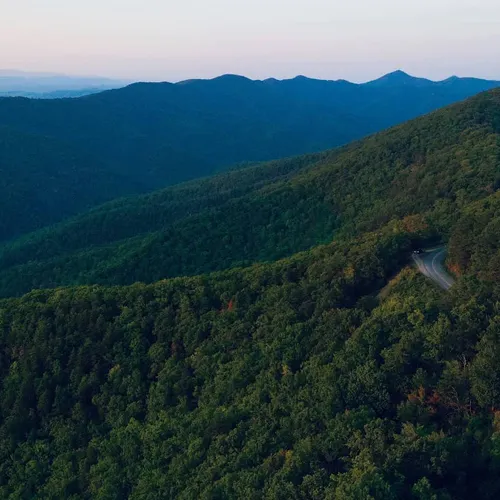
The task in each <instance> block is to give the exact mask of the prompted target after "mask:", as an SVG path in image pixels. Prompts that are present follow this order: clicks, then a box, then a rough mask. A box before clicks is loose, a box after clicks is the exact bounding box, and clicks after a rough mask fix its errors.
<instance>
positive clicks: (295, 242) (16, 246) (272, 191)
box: [0, 90, 500, 296]
mask: <svg viewBox="0 0 500 500" xmlns="http://www.w3.org/2000/svg"><path fill="white" fill-rule="evenodd" d="M499 138H500V91H499V90H495V91H491V92H488V93H484V94H481V95H479V96H477V97H475V98H473V99H471V100H469V101H467V102H465V103H460V104H457V105H454V106H451V107H449V108H447V109H445V110H442V111H438V112H436V113H434V114H432V115H429V116H426V117H423V118H420V119H417V120H415V121H413V122H410V123H408V124H405V125H402V126H399V127H396V128H394V129H391V130H389V131H387V132H383V133H380V134H377V135H375V136H373V137H370V138H368V139H365V140H363V141H360V142H358V143H355V144H352V145H350V146H347V147H344V148H341V149H338V150H334V151H331V152H327V153H324V154H320V155H312V156H309V157H308V156H306V157H299V158H297V159H289V160H284V161H282V162H273V163H271V164H266V165H258V166H254V167H251V168H249V169H247V170H242V171H234V172H231V173H229V174H225V175H221V176H218V177H214V178H211V179H206V180H202V181H197V182H193V183H190V184H186V185H181V186H177V187H174V188H170V189H166V190H164V191H160V192H158V193H155V194H153V195H148V196H145V197H138V198H131V199H124V200H121V201H120V202H117V203H112V204H108V205H104V206H102V207H100V208H97V209H95V210H93V211H91V212H89V213H88V214H85V215H82V216H81V217H78V218H76V219H74V220H72V221H69V222H67V223H64V224H61V225H58V226H55V227H53V228H49V229H47V230H45V231H43V232H40V233H34V234H32V235H29V236H26V237H24V238H23V239H21V240H19V241H16V242H13V243H12V244H10V245H4V246H3V247H2V248H1V249H0V269H1V270H0V294H1V295H3V296H8V295H14V294H19V293H23V292H26V291H29V290H31V288H33V287H35V288H37V287H49V286H57V285H68V284H86V283H88V284H92V283H100V284H122V285H123V284H130V283H133V282H135V281H146V282H152V281H156V280H158V279H162V278H166V277H170V276H182V275H187V274H192V275H194V274H199V273H205V272H210V271H214V270H220V269H225V268H228V267H232V266H237V265H244V264H245V265H246V264H249V263H252V262H255V261H265V260H275V259H277V258H281V257H283V256H286V255H291V254H293V253H295V252H297V251H301V250H305V249H308V248H310V247H312V246H314V245H317V244H318V243H322V242H329V241H331V240H332V238H333V237H335V238H337V239H339V238H345V237H350V236H352V235H357V234H360V233H362V232H364V231H367V230H374V229H376V228H378V227H380V226H381V225H383V224H384V223H386V222H388V221H390V220H392V219H398V218H402V217H405V216H408V215H411V214H418V213H422V214H426V216H427V218H428V220H429V223H430V224H431V225H432V227H433V230H434V231H435V232H436V233H438V234H441V235H442V236H444V237H446V236H447V234H448V232H449V231H450V228H451V225H452V224H451V222H452V221H453V220H456V219H457V218H458V216H459V213H460V210H461V209H462V208H463V207H465V206H466V205H467V204H468V203H469V202H471V201H473V200H477V199H481V198H484V197H486V196H488V195H489V194H491V193H492V192H494V191H495V190H496V189H498V186H499V183H500V172H499V158H500V141H499Z"/></svg>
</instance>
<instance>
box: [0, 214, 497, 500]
mask: <svg viewBox="0 0 500 500" xmlns="http://www.w3.org/2000/svg"><path fill="white" fill-rule="evenodd" d="M428 237H429V230H428V228H427V226H426V224H425V222H424V221H423V220H422V219H421V218H419V217H410V218H406V219H405V220H404V221H401V222H393V223H390V224H388V225H387V226H385V227H384V228H382V229H381V230H379V231H378V232H377V233H367V234H366V235H364V236H362V237H360V238H358V239H356V240H353V241H349V242H347V243H345V244H344V243H343V244H339V243H333V244H331V245H327V246H322V247H318V248H317V249H314V250H312V251H309V252H305V253H301V254H298V255H296V256H294V257H292V258H290V259H286V260H283V261H279V262H276V263H273V264H259V265H255V266H252V267H250V268H247V269H236V270H232V271H224V272H221V273H217V274H213V275H206V276H201V277H194V278H177V279H173V280H168V281H162V282H159V283H157V284H154V285H141V284H137V285H133V286H131V287H121V288H120V287H117V288H102V287H97V286H92V287H80V288H74V289H60V290H54V291H36V292H33V293H31V294H29V295H27V296H25V297H23V298H21V299H8V300H4V301H3V302H0V326H1V329H0V333H1V337H0V342H1V347H2V349H1V353H2V354H1V364H0V367H1V373H0V376H1V380H2V387H1V398H0V412H1V413H0V422H1V427H0V436H1V441H0V464H1V465H0V496H1V497H2V498H75V499H76V498H100V499H120V498H133V499H154V498H158V499H162V498H186V499H195V498H196V499H198V498H200V499H215V498H241V499H248V498H256V499H257V498H269V499H283V500H288V499H291V498H297V499H318V500H319V499H323V498H332V499H333V498H348V499H351V498H352V499H358V498H359V499H361V498H362V499H368V498H374V499H380V500H382V499H391V498H393V499H399V498H412V499H431V498H432V499H468V498H471V497H472V496H474V497H475V498H491V499H494V498H498V495H499V494H500V480H499V477H500V460H499V457H500V448H499V443H500V438H499V436H500V434H499V432H500V427H499V426H500V424H499V422H500V413H499V411H498V408H499V407H500V390H499V383H498V380H499V377H500V372H499V368H498V363H497V358H498V353H497V351H498V346H499V345H500V343H499V338H498V336H499V334H500V330H499V328H498V325H499V324H500V315H499V311H498V300H499V299H500V295H499V291H500V290H499V289H498V285H497V282H491V281H490V282H488V281H487V280H481V279H479V278H478V277H477V276H474V275H470V276H469V275H463V276H462V277H461V278H460V279H459V281H458V283H457V285H455V287H454V288H453V289H452V292H451V293H450V294H449V295H448V294H445V293H444V292H442V291H440V290H439V289H437V288H435V287H434V285H433V284H432V283H431V282H428V281H427V280H426V279H425V278H424V277H423V276H420V275H418V274H417V272H416V270H414V269H413V268H411V267H407V266H406V262H407V259H408V258H409V252H410V249H411V248H412V247H413V246H414V245H420V244H425V241H426V239H427V238H428ZM384 285H385V286H384ZM382 287H384V288H383V289H382ZM381 289H382V292H381V293H379V291H380V290H381Z"/></svg>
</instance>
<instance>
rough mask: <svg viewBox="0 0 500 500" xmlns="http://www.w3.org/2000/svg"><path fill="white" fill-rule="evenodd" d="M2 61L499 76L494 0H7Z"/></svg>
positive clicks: (156, 77)
mask: <svg viewBox="0 0 500 500" xmlns="http://www.w3.org/2000/svg"><path fill="white" fill-rule="evenodd" d="M2 18H3V21H4V23H3V24H4V26H3V27H2V30H1V32H0V43H2V46H4V47H9V51H8V52H7V51H4V53H2V54H1V56H0V67H3V68H14V69H19V70H24V71H43V72H49V73H63V74H69V75H78V76H81V75H99V76H101V77H105V78H112V79H120V80H127V81H136V80H147V81H173V82H175V81H181V80H185V79H189V78H212V77H215V76H218V75H221V74H227V73H232V74H241V75H244V76H247V77H249V78H252V79H265V78H268V77H275V78H280V79H282V78H291V77H294V76H296V75H298V74H304V75H306V76H309V77H312V78H321V79H330V80H336V79H347V80H350V81H353V82H363V81H369V80H373V79H375V78H377V77H378V76H380V75H383V74H386V73H389V72H391V71H394V70H396V69H399V68H400V69H403V70H404V71H406V72H408V73H410V74H412V75H417V76H422V77H426V78H429V79H432V80H442V79H444V78H446V77H449V76H451V75H457V76H473V77H477V78H486V79H500V5H498V3H497V2H496V0H479V2H478V1H475V2H472V1H471V0H458V1H457V0H455V1H452V0H434V1H432V0H422V1H420V2H418V3H416V2H415V3H412V4H409V3H403V2H399V1H396V0H381V1H380V2H377V3H376V4H373V3H369V2H368V1H367V0H352V1H351V2H349V3H348V4H346V3H344V2H342V3H341V2H339V1H337V2H335V1H334V2H331V1H328V0H311V1H310V2H308V3H307V5H306V4H304V3H303V2H299V1H293V0H292V1H291V2H290V1H289V2H285V1H284V0H255V1H254V2H252V3H244V4H241V5H235V2H232V1H230V0H214V1H213V2H210V4H209V5H208V4H207V3H206V2H202V1H201V0H188V1H186V2H183V3H179V4H175V5H174V4H173V3H172V2H171V1H166V2H165V1H161V0H107V1H106V2H105V3H104V2H101V1H98V0H87V2H85V3H84V4H83V3H79V4H78V5H75V4H74V3H73V2H67V1H64V0H46V1H45V2H43V3H40V2H36V0H18V1H16V2H11V3H9V4H7V5H5V6H2Z"/></svg>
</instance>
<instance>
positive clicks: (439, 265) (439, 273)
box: [413, 247, 454, 290]
mask: <svg viewBox="0 0 500 500" xmlns="http://www.w3.org/2000/svg"><path fill="white" fill-rule="evenodd" d="M445 258H446V248H445V247H440V248H435V249H433V250H425V251H424V252H423V253H421V254H419V255H415V254H413V260H414V261H415V263H416V264H417V267H418V269H419V271H420V272H421V273H422V274H424V275H425V276H427V277H428V278H430V279H431V280H432V281H434V283H436V284H437V285H439V286H440V287H441V288H442V289H443V290H449V289H450V288H451V287H452V286H453V283H454V280H453V278H452V277H451V276H450V275H449V274H448V273H447V272H446V269H445V268H444V259H445Z"/></svg>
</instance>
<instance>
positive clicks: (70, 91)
mask: <svg viewBox="0 0 500 500" xmlns="http://www.w3.org/2000/svg"><path fill="white" fill-rule="evenodd" d="M127 83H130V82H125V81H120V80H112V79H109V78H102V77H89V76H68V75H60V74H57V73H33V72H25V71H17V70H0V96H12V97H16V96H22V97H35V98H45V99H54V98H58V97H80V96H82V95H87V94H92V93H95V92H101V91H103V90H108V89H115V88H120V87H123V86H125V85H127Z"/></svg>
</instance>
